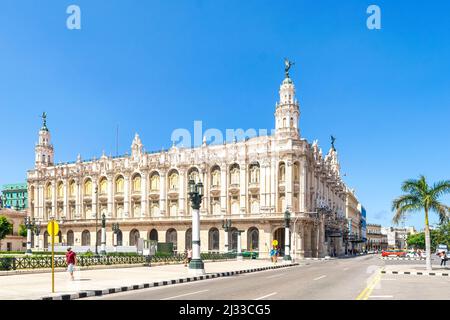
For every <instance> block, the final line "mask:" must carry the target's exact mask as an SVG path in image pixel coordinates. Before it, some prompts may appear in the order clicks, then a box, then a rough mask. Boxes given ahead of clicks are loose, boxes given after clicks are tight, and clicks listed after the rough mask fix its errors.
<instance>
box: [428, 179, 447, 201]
mask: <svg viewBox="0 0 450 320" xmlns="http://www.w3.org/2000/svg"><path fill="white" fill-rule="evenodd" d="M447 193H450V180H443V181H438V182H436V183H435V184H433V188H432V189H431V195H432V196H433V198H434V199H439V197H441V196H443V195H445V194H447Z"/></svg>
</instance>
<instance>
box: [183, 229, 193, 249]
mask: <svg viewBox="0 0 450 320" xmlns="http://www.w3.org/2000/svg"><path fill="white" fill-rule="evenodd" d="M184 239H185V245H184V247H185V249H186V250H189V249H192V228H189V229H187V230H186V233H185V237H184Z"/></svg>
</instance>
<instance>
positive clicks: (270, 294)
mask: <svg viewBox="0 0 450 320" xmlns="http://www.w3.org/2000/svg"><path fill="white" fill-rule="evenodd" d="M275 294H277V293H276V292H272V293H269V294H266V295H265V296H262V297H259V298H256V299H253V300H261V299H264V298H267V297H270V296H273V295H275Z"/></svg>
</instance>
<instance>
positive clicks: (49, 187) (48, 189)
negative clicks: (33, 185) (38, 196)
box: [45, 183, 53, 199]
mask: <svg viewBox="0 0 450 320" xmlns="http://www.w3.org/2000/svg"><path fill="white" fill-rule="evenodd" d="M52 195H53V192H52V184H51V183H48V184H47V186H46V187H45V198H46V199H51V198H52Z"/></svg>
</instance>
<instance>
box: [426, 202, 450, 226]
mask: <svg viewBox="0 0 450 320" xmlns="http://www.w3.org/2000/svg"><path fill="white" fill-rule="evenodd" d="M430 209H431V210H433V211H434V212H436V213H437V214H438V215H439V222H440V223H443V222H446V221H447V220H448V219H449V214H450V207H448V206H446V205H444V204H442V203H440V202H438V201H435V202H433V203H432V204H431V206H430Z"/></svg>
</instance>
